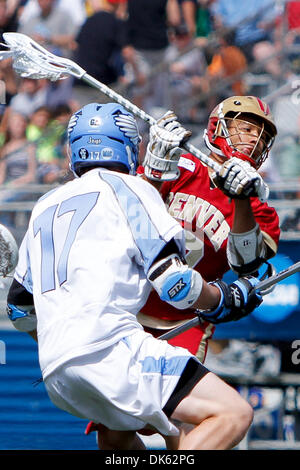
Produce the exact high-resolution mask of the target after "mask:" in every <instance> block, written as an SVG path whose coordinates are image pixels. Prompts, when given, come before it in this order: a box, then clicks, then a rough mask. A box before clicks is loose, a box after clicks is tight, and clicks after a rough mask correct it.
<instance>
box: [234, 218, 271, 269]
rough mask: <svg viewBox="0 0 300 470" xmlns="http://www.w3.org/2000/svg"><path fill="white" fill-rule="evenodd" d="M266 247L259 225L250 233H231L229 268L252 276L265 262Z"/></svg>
mask: <svg viewBox="0 0 300 470" xmlns="http://www.w3.org/2000/svg"><path fill="white" fill-rule="evenodd" d="M265 257H266V245H265V243H264V239H263V235H262V232H261V230H260V227H259V225H258V224H256V226H255V227H254V228H253V229H252V230H249V232H244V233H233V232H229V235H228V243H227V259H228V263H229V266H230V267H231V269H232V270H233V271H235V272H236V273H238V274H242V275H245V274H251V273H253V272H255V271H257V269H258V268H259V267H260V265H261V264H262V263H263V262H264V261H265Z"/></svg>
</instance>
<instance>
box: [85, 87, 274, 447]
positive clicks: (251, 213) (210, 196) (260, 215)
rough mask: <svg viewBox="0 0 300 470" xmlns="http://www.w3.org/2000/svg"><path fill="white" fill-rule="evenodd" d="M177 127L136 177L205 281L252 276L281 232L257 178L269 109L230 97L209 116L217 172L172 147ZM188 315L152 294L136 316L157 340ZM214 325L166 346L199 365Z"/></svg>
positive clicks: (168, 124) (156, 140) (153, 131)
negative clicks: (175, 228)
mask: <svg viewBox="0 0 300 470" xmlns="http://www.w3.org/2000/svg"><path fill="white" fill-rule="evenodd" d="M179 126H180V125H179V123H178V122H177V121H176V116H175V115H174V113H172V112H168V113H166V115H164V116H163V117H162V118H161V119H160V120H159V121H158V122H157V124H155V125H153V126H151V128H150V141H149V144H148V147H147V152H146V156H145V159H144V162H143V167H140V168H139V174H140V175H141V176H143V177H144V178H147V179H148V180H149V181H151V182H152V183H153V184H154V185H155V186H156V187H157V188H158V189H160V192H161V195H162V197H163V199H164V200H165V202H166V205H167V207H168V211H169V213H170V214H171V215H172V216H173V217H174V218H175V219H176V220H177V221H178V222H179V223H180V224H181V225H182V226H183V228H184V229H185V234H186V248H187V254H186V259H187V262H188V264H189V266H190V267H193V269H195V270H196V271H198V272H201V273H202V274H203V277H204V278H205V279H206V280H208V281H213V280H214V279H216V278H218V279H221V278H222V277H223V275H224V274H225V273H226V272H227V271H228V270H229V269H232V270H233V271H234V272H236V273H237V274H238V276H244V275H248V274H251V273H255V272H257V270H258V269H259V268H260V266H261V265H262V264H263V263H264V262H265V261H266V260H268V259H269V258H271V257H273V256H274V255H275V254H276V252H277V245H278V240H279V234H280V230H279V219H278V216H277V214H276V212H275V210H274V209H273V208H271V207H269V206H268V204H267V202H266V200H267V198H268V192H269V190H268V186H267V185H266V184H265V182H264V181H263V179H262V177H261V176H260V175H259V173H258V172H257V170H258V169H259V168H260V166H261V164H262V163H263V162H264V160H265V159H266V158H267V156H268V153H269V150H270V148H271V146H272V144H273V142H274V139H275V136H276V133H277V131H276V126H275V124H274V121H273V118H272V115H271V113H270V110H269V108H268V106H267V105H266V104H265V103H264V102H263V101H261V100H260V99H259V98H256V97H253V96H233V97H231V98H228V99H226V100H224V101H222V102H221V103H220V104H219V105H218V106H217V107H216V108H215V109H214V110H213V111H212V112H211V114H210V116H209V120H208V126H207V129H206V131H205V134H204V140H205V143H206V145H207V147H208V149H209V150H210V158H212V159H213V160H215V161H216V162H218V163H219V164H220V165H221V166H220V171H219V172H218V174H215V172H214V171H213V170H211V169H210V168H209V167H207V166H205V165H204V164H203V163H201V162H200V160H199V159H197V158H196V157H194V156H193V155H191V154H183V155H182V151H181V150H180V149H179V148H172V146H171V143H170V140H169V136H168V132H166V133H165V135H164V134H163V132H162V128H163V129H165V130H166V131H171V132H176V129H177V128H179ZM178 160H179V161H178ZM194 316H195V312H194V310H192V309H186V310H178V309H176V308H174V307H172V306H171V305H169V304H166V303H164V302H162V301H161V299H160V298H159V296H158V295H157V293H156V292H155V291H154V290H153V291H152V292H151V293H150V296H149V298H148V301H147V303H146V305H145V306H144V307H143V308H142V309H141V311H140V312H139V314H138V318H139V321H140V323H141V324H142V325H143V326H144V328H145V330H146V331H148V332H150V333H152V334H153V335H154V336H156V337H157V336H160V335H161V334H163V333H165V332H166V331H167V330H170V329H172V328H174V327H175V326H177V325H179V324H181V323H183V322H185V321H186V320H187V318H192V317H194ZM214 323H215V322H211V321H209V319H206V320H203V321H202V323H201V324H199V326H196V327H194V328H191V329H190V330H188V331H186V332H184V333H181V334H180V335H177V336H175V337H174V338H172V339H170V340H169V341H168V342H169V343H170V344H172V345H174V346H182V347H185V348H187V349H189V351H190V352H191V353H192V354H194V355H195V356H196V357H197V358H198V359H199V360H200V361H201V362H204V360H205V355H206V351H207V344H208V340H209V339H210V338H212V336H213V333H214V330H215V325H214ZM97 429H98V431H99V432H98V443H99V447H100V448H106V447H105V446H106V445H107V444H108V442H109V441H110V442H113V443H114V446H115V448H118V447H117V446H118V437H117V435H116V434H113V433H110V434H109V435H108V434H107V430H105V429H104V428H103V427H101V426H100V427H99V426H98V427H97V426H96V425H94V424H93V423H89V425H88V427H87V430H86V433H89V432H91V431H95V430H97Z"/></svg>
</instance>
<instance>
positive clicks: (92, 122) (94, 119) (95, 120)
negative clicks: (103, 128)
mask: <svg viewBox="0 0 300 470" xmlns="http://www.w3.org/2000/svg"><path fill="white" fill-rule="evenodd" d="M101 123H102V121H101V119H100V118H99V117H98V116H95V117H92V118H91V119H90V120H89V126H91V127H99V126H100V125H101Z"/></svg>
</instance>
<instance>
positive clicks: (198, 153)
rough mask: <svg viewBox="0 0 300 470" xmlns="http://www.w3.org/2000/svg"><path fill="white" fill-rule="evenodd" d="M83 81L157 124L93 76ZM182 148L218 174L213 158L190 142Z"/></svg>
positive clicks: (84, 78)
mask: <svg viewBox="0 0 300 470" xmlns="http://www.w3.org/2000/svg"><path fill="white" fill-rule="evenodd" d="M81 79H82V80H83V81H85V82H86V83H88V84H89V85H91V86H93V87H94V88H96V89H97V90H100V91H101V92H102V93H104V95H106V96H108V97H109V98H111V99H112V100H114V101H116V102H117V103H119V104H121V105H122V106H124V108H125V109H127V111H129V112H131V113H133V114H134V115H135V116H137V117H139V118H141V119H142V120H143V121H145V122H148V123H149V124H150V125H152V124H155V122H156V121H155V119H154V118H153V117H152V116H150V115H149V114H147V113H145V111H143V110H142V109H140V108H139V107H138V106H136V105H135V104H133V103H131V101H129V100H127V99H126V98H124V97H123V96H121V95H119V94H118V93H116V92H115V91H114V90H112V89H111V88H109V87H108V86H106V85H104V83H101V82H99V81H98V80H96V79H95V78H93V77H92V76H91V75H89V74H88V73H84V74H83V75H82V76H81ZM182 147H183V148H184V149H185V150H187V151H188V152H190V153H192V154H193V155H195V157H197V158H199V160H200V161H202V162H203V163H205V164H206V165H207V166H209V167H210V168H212V169H213V170H214V171H216V172H218V171H219V169H220V165H219V164H218V163H217V162H215V161H214V160H213V159H212V158H210V157H209V156H207V155H205V153H203V152H201V150H199V149H197V148H196V147H194V145H192V144H191V143H189V142H186V143H184V144H183V145H182Z"/></svg>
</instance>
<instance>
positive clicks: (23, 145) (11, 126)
mask: <svg viewBox="0 0 300 470" xmlns="http://www.w3.org/2000/svg"><path fill="white" fill-rule="evenodd" d="M27 124H28V121H27V118H26V116H23V115H22V114H19V113H15V112H10V113H9V116H8V124H7V141H6V143H5V145H4V146H3V148H2V150H1V158H0V185H5V184H6V183H8V184H9V185H10V186H13V187H15V188H18V187H20V186H23V185H26V184H29V183H33V182H34V181H35V176H36V159H35V149H34V146H33V145H32V144H31V143H30V142H29V141H28V139H27V137H26V128H27ZM29 197H30V193H28V192H15V191H14V190H13V189H11V188H9V189H4V190H2V191H1V193H0V198H1V201H2V202H10V201H26V200H28V198H29ZM14 216H15V213H14V212H11V213H10V212H7V213H5V215H4V214H2V215H1V223H3V224H4V225H8V226H12V225H13V223H14Z"/></svg>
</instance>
